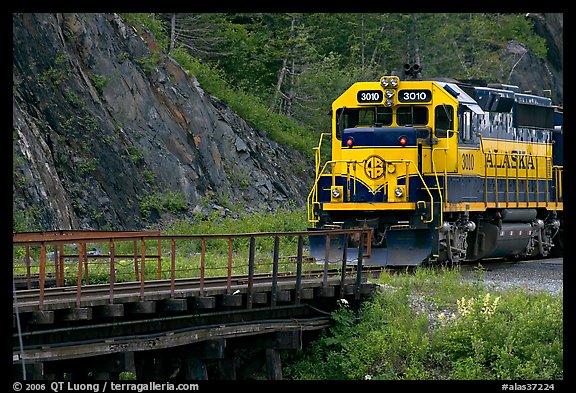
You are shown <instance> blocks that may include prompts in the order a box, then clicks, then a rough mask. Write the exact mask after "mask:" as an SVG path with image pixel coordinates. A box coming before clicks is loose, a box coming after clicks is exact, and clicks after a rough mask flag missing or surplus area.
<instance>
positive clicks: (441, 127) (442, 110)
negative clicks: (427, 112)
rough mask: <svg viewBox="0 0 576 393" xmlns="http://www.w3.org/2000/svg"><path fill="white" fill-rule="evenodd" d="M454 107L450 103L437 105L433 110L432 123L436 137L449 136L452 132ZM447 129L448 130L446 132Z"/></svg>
mask: <svg viewBox="0 0 576 393" xmlns="http://www.w3.org/2000/svg"><path fill="white" fill-rule="evenodd" d="M453 123H454V108H452V107H451V106H450V105H438V106H437V107H436V109H435V110H434V124H435V131H436V136H437V137H438V138H446V137H447V136H448V137H449V138H450V137H452V135H453V134H454V131H453V129H454V124H453ZM448 130H450V131H449V132H448Z"/></svg>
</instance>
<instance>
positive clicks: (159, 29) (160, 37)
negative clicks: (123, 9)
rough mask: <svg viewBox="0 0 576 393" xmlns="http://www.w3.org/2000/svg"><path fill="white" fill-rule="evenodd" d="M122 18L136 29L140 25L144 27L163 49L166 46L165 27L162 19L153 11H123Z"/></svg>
mask: <svg viewBox="0 0 576 393" xmlns="http://www.w3.org/2000/svg"><path fill="white" fill-rule="evenodd" d="M121 15H122V17H123V18H125V19H126V21H128V23H130V24H131V25H132V26H134V27H136V29H138V28H140V26H144V27H146V28H147V29H148V30H150V31H151V32H152V34H153V35H154V38H155V39H156V40H157V41H158V43H159V44H160V46H161V47H162V48H164V49H166V48H168V37H167V35H166V33H165V27H164V25H163V23H162V21H161V20H160V19H159V18H158V17H157V16H156V15H155V14H153V13H123V14H121Z"/></svg>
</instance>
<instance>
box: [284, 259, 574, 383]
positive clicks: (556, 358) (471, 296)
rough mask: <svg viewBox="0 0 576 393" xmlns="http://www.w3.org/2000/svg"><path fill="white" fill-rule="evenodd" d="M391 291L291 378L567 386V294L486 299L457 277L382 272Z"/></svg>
mask: <svg viewBox="0 0 576 393" xmlns="http://www.w3.org/2000/svg"><path fill="white" fill-rule="evenodd" d="M381 282H382V283H383V286H384V287H385V288H384V289H382V290H381V291H378V292H376V293H375V294H374V295H373V297H372V298H371V299H370V300H369V301H367V302H365V303H363V305H362V307H361V309H360V310H358V311H357V314H354V313H353V311H352V310H350V309H347V308H343V309H341V310H339V311H338V312H336V313H335V314H334V321H335V325H334V327H333V328H331V329H330V331H328V332H324V333H323V334H322V335H321V337H320V339H318V340H317V341H315V342H314V343H313V344H312V345H311V347H310V348H307V349H306V350H304V351H302V352H301V353H300V354H299V355H298V356H297V357H296V359H294V360H293V361H292V362H290V363H289V364H286V368H285V377H286V378H287V379H356V380H358V379H387V380H388V379H394V380H397V379H418V380H422V379H424V380H429V379H450V380H455V379H464V380H469V379H488V380H511V379H514V380H555V379H562V378H563V324H562V310H563V303H562V294H559V295H551V294H548V293H545V292H536V293H530V292H527V291H524V290H510V291H506V292H502V293H490V292H486V289H484V287H483V286H478V285H475V284H471V283H470V282H469V281H464V280H461V279H460V276H459V272H458V271H457V270H445V269H442V270H434V269H427V268H418V269H417V270H416V271H414V272H412V273H409V274H395V273H390V274H388V273H386V272H385V273H383V274H382V278H381Z"/></svg>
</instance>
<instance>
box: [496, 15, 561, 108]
mask: <svg viewBox="0 0 576 393" xmlns="http://www.w3.org/2000/svg"><path fill="white" fill-rule="evenodd" d="M527 17H528V18H530V19H532V20H533V21H534V26H535V28H536V33H537V34H538V35H540V36H541V37H543V38H544V39H545V40H546V46H547V47H548V55H547V57H546V59H540V58H538V57H537V56H536V55H535V54H534V53H532V52H530V51H529V50H527V48H525V47H524V46H523V45H520V44H519V43H518V42H516V41H512V42H509V43H508V46H507V47H506V50H505V51H504V54H503V56H502V63H503V64H504V65H505V67H507V69H510V70H511V72H510V74H509V80H508V81H507V82H506V83H509V84H512V85H516V86H518V87H520V90H521V91H532V92H534V93H537V94H541V93H542V92H543V91H544V90H549V96H550V98H552V102H553V103H554V104H556V105H561V104H563V99H564V97H563V92H564V75H563V64H564V55H563V47H564V18H563V14H548V13H537V14H527Z"/></svg>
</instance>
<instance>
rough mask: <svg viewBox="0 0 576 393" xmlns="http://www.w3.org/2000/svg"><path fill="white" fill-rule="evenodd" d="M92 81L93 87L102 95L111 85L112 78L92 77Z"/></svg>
mask: <svg viewBox="0 0 576 393" xmlns="http://www.w3.org/2000/svg"><path fill="white" fill-rule="evenodd" d="M90 80H91V81H92V85H94V88H95V89H96V91H98V93H99V94H102V90H103V89H104V88H105V87H106V85H107V84H108V83H110V78H108V77H105V76H102V75H95V74H94V75H90Z"/></svg>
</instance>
